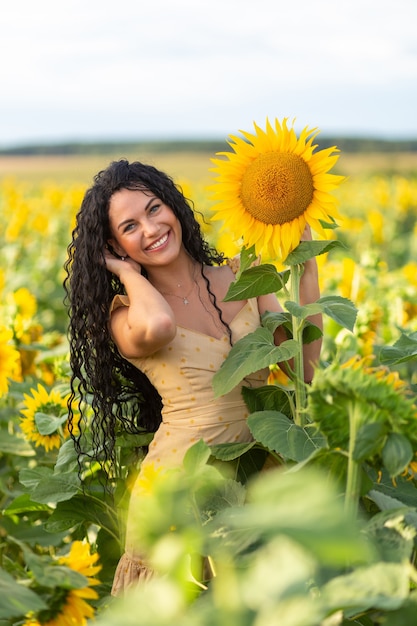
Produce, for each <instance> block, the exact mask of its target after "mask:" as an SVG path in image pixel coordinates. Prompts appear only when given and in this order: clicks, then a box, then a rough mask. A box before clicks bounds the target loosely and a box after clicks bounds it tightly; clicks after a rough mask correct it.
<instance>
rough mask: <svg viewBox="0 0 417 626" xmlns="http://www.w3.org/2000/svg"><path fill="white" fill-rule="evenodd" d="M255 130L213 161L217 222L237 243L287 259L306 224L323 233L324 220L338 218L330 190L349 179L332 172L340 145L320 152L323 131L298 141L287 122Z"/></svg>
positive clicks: (307, 131)
mask: <svg viewBox="0 0 417 626" xmlns="http://www.w3.org/2000/svg"><path fill="white" fill-rule="evenodd" d="M254 129H255V132H254V133H249V132H245V131H241V133H242V136H243V138H240V137H232V138H231V140H230V141H229V145H230V146H231V147H232V149H233V151H234V152H231V153H230V152H229V153H228V152H221V153H218V155H217V156H221V157H222V158H221V159H219V158H216V159H212V163H213V164H214V166H215V167H214V168H212V170H211V171H212V172H214V173H215V174H217V176H216V179H215V180H216V182H215V184H213V185H211V186H210V192H211V194H212V197H213V199H214V200H215V201H216V204H215V206H213V212H214V215H213V219H221V220H224V222H225V224H226V225H227V227H228V228H229V229H230V231H231V232H232V233H233V236H234V237H235V240H240V239H242V238H243V239H244V241H245V242H246V243H247V244H248V245H253V244H255V246H256V251H257V253H258V254H261V253H262V252H263V251H265V250H267V251H268V254H269V255H271V256H274V258H276V257H277V256H280V255H282V257H283V258H285V256H286V255H288V253H289V252H291V250H293V249H294V248H295V247H296V246H297V245H298V243H299V242H300V238H301V235H302V232H303V230H304V227H305V224H306V223H308V224H310V225H311V226H312V228H313V229H314V230H315V226H317V227H318V228H319V230H320V231H322V230H323V229H322V227H321V225H320V222H319V220H322V221H324V222H326V221H332V219H333V220H334V219H336V218H337V217H338V215H337V211H336V199H335V198H334V197H333V196H332V195H331V191H333V190H334V189H336V187H337V186H338V185H340V183H341V182H342V181H343V180H344V177H343V176H336V175H333V174H328V172H329V170H330V169H331V168H332V167H333V166H334V164H335V163H336V162H337V159H338V156H339V155H335V152H336V151H337V148H335V147H332V148H327V149H325V150H320V151H316V148H317V146H316V145H314V143H313V142H314V141H315V138H316V136H317V134H318V130H317V129H315V128H313V129H309V128H308V127H305V128H304V129H303V130H302V131H301V133H300V135H299V137H297V134H296V132H295V130H294V122H293V123H292V125H291V126H289V125H288V119H287V118H284V119H283V121H282V122H280V121H279V120H277V119H276V120H275V124H274V125H272V124H271V123H270V121H269V120H268V119H267V120H266V126H265V130H263V129H262V128H260V127H259V126H258V125H257V124H256V123H254Z"/></svg>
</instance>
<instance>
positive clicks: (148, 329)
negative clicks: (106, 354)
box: [104, 249, 176, 358]
mask: <svg viewBox="0 0 417 626" xmlns="http://www.w3.org/2000/svg"><path fill="white" fill-rule="evenodd" d="M104 256H105V261H106V267H107V269H108V270H109V271H111V272H113V273H114V274H115V275H116V276H118V277H119V279H120V281H121V282H122V283H123V285H124V287H125V289H126V293H127V296H128V298H129V306H127V307H125V306H123V307H119V308H117V309H116V310H114V311H113V312H112V314H111V318H110V328H111V332H112V336H113V339H114V341H115V343H116V345H117V347H118V349H119V351H120V353H121V354H122V355H123V356H125V357H126V358H135V357H144V356H147V355H149V354H152V353H153V352H155V351H156V350H158V349H159V348H161V347H162V346H164V345H166V344H167V343H169V342H170V341H171V340H172V339H173V338H174V337H175V333H176V322H175V316H174V313H173V311H172V309H171V307H170V306H169V305H168V303H167V301H166V300H165V298H164V297H163V296H162V295H161V294H160V293H159V291H158V290H157V289H155V287H153V285H152V284H151V283H150V282H149V281H148V280H147V279H146V278H145V277H144V276H143V275H142V274H141V268H140V265H139V264H138V263H136V262H135V261H133V260H132V259H126V260H122V259H118V258H116V257H115V256H114V255H113V254H111V252H110V251H109V250H107V249H106V250H105V254H104Z"/></svg>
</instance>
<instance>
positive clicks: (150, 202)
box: [117, 196, 156, 230]
mask: <svg viewBox="0 0 417 626" xmlns="http://www.w3.org/2000/svg"><path fill="white" fill-rule="evenodd" d="M155 199H156V196H152V198H151V199H150V200H149V202H147V203H146V206H145V211H146V210H147V209H148V208H149V205H150V204H152V202H153V201H154V200H155ZM130 222H133V219H132V218H131V217H129V218H128V219H127V220H123V222H120V224H118V226H117V230H120V229H121V228H122V227H123V226H125V225H126V224H129V223H130Z"/></svg>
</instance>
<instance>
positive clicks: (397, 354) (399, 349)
mask: <svg viewBox="0 0 417 626" xmlns="http://www.w3.org/2000/svg"><path fill="white" fill-rule="evenodd" d="M416 358H417V331H416V332H414V333H411V334H410V335H405V334H404V333H402V334H401V337H400V338H399V339H398V340H397V341H396V342H395V343H394V345H393V346H384V347H383V348H382V349H381V352H380V354H379V359H380V361H381V363H383V364H385V365H394V364H396V363H404V362H405V361H411V360H412V359H416Z"/></svg>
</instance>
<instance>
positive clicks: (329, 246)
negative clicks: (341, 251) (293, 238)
mask: <svg viewBox="0 0 417 626" xmlns="http://www.w3.org/2000/svg"><path fill="white" fill-rule="evenodd" d="M345 247H346V246H345V245H344V244H342V243H341V242H340V241H338V240H334V241H301V242H300V243H299V245H298V246H297V247H296V248H295V250H293V251H292V252H290V254H289V255H288V256H287V258H286V259H285V261H284V263H285V265H301V264H302V263H305V262H306V261H308V260H309V259H312V258H313V257H316V256H319V255H320V254H324V253H325V252H330V250H333V248H345Z"/></svg>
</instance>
